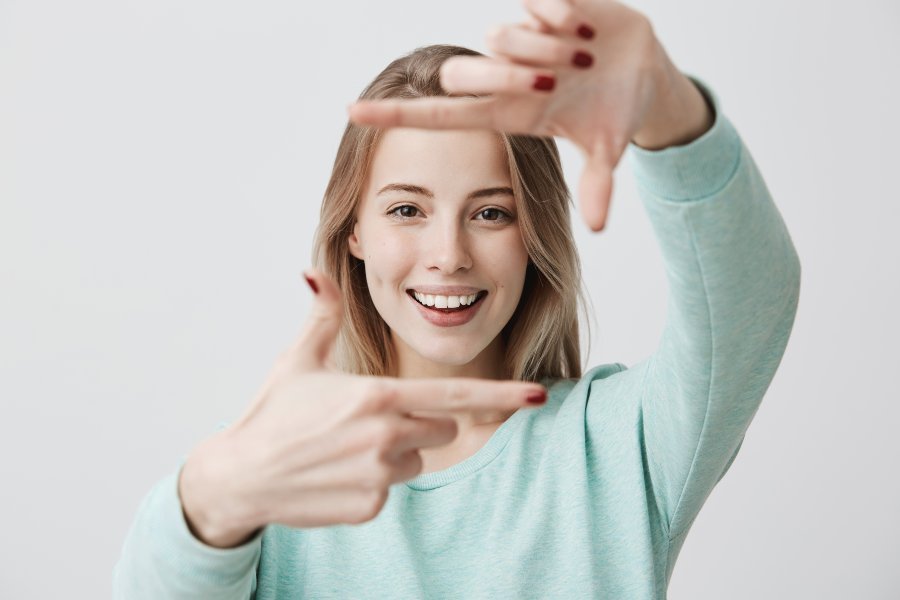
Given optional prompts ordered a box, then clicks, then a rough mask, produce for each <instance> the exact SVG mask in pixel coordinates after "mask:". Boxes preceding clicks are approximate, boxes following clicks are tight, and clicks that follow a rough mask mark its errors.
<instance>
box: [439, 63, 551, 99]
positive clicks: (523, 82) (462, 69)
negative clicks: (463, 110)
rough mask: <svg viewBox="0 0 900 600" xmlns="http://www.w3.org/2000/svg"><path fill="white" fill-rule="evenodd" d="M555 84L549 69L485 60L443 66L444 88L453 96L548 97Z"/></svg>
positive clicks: (442, 85)
mask: <svg viewBox="0 0 900 600" xmlns="http://www.w3.org/2000/svg"><path fill="white" fill-rule="evenodd" d="M555 82H556V73H554V72H553V71H552V70H550V69H547V68H534V67H530V66H526V65H518V64H513V63H510V62H507V61H499V60H497V59H494V58H490V57H486V56H454V57H451V58H448V59H447V60H446V61H444V64H443V65H441V87H443V88H444V89H445V90H447V91H448V92H450V93H451V94H497V93H507V94H523V93H531V92H538V93H546V92H549V91H552V90H553V87H554V84H555Z"/></svg>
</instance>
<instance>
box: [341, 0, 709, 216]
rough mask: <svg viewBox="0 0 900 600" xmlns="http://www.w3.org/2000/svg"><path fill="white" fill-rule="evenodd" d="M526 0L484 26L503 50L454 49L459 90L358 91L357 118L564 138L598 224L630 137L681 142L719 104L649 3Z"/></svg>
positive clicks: (444, 71)
mask: <svg viewBox="0 0 900 600" xmlns="http://www.w3.org/2000/svg"><path fill="white" fill-rule="evenodd" d="M524 4H525V8H526V9H527V11H528V19H527V20H526V21H525V22H523V23H520V24H514V25H503V26H500V27H496V28H494V29H493V30H491V31H490V33H489V34H488V36H487V43H488V47H489V49H490V50H491V52H493V53H495V54H496V56H495V57H486V56H485V57H482V56H456V57H452V58H450V59H448V60H447V61H446V62H445V63H444V65H443V66H442V68H441V85H442V86H443V87H444V89H445V90H446V91H447V92H448V93H450V94H453V95H455V96H463V97H451V98H448V97H430V98H415V99H402V100H401V99H390V100H366V101H359V102H356V103H354V104H352V105H351V106H350V108H349V112H350V118H351V119H352V120H353V121H354V122H356V123H359V124H365V125H374V126H377V127H422V128H430V129H485V128H486V129H496V130H500V131H505V132H508V133H519V134H530V135H539V136H562V137H566V138H568V139H569V140H571V141H572V142H574V143H575V144H576V146H578V147H579V148H580V149H581V150H582V152H583V153H584V155H585V159H586V164H585V167H584V171H583V173H582V176H581V181H580V184H579V188H578V198H579V205H580V207H581V213H582V216H583V218H584V220H585V222H586V223H587V225H588V226H589V227H590V228H591V229H592V230H594V231H599V230H601V229H603V226H604V224H605V222H606V216H607V213H608V210H609V201H610V197H611V194H612V173H613V170H614V169H615V167H616V165H617V164H618V163H619V160H620V159H621V157H622V155H623V154H624V152H625V149H626V148H627V146H628V143H629V142H630V141H634V142H635V143H636V144H638V145H641V146H644V147H648V148H650V149H657V148H655V147H654V146H658V147H665V146H667V145H673V144H674V143H685V142H686V141H689V140H690V139H692V138H694V137H698V136H699V135H700V134H701V133H702V132H703V131H705V130H706V129H708V128H709V126H710V125H711V112H710V111H709V109H708V107H707V106H706V104H705V102H704V100H703V97H702V95H701V94H700V92H699V91H698V90H697V89H696V87H695V86H693V84H692V83H691V82H690V80H688V79H687V78H686V77H685V76H684V75H682V74H681V73H680V72H678V71H677V69H676V68H675V67H674V65H673V64H672V63H671V61H669V59H668V57H667V56H666V54H665V51H664V50H663V48H662V46H661V45H660V44H659V43H658V41H657V39H656V36H655V34H654V32H653V28H652V26H651V25H650V22H649V20H648V19H647V18H646V17H645V16H644V15H642V14H641V13H639V12H636V11H634V10H632V9H630V8H628V7H627V6H625V5H623V4H620V3H618V2H612V1H610V0H524ZM472 95H477V96H479V97H477V98H472V97H471V96H472ZM466 96H469V97H466Z"/></svg>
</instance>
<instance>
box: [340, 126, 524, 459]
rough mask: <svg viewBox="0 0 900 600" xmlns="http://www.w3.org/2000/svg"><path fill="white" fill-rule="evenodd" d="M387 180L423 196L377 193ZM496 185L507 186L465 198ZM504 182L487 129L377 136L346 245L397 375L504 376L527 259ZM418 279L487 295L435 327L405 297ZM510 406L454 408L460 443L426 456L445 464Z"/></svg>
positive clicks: (505, 171) (497, 145) (494, 138)
mask: <svg viewBox="0 0 900 600" xmlns="http://www.w3.org/2000/svg"><path fill="white" fill-rule="evenodd" d="M392 184H403V185H405V186H416V187H419V188H423V190H424V191H425V192H426V193H421V192H418V191H411V190H408V189H406V190H396V189H387V190H385V191H382V190H384V188H385V187H387V186H390V185H392ZM496 188H507V189H508V191H497V192H495V193H493V194H491V195H489V196H482V197H475V198H472V197H471V195H472V194H473V193H474V192H478V191H479V190H495V189H496ZM509 188H511V181H510V177H509V167H508V164H507V158H506V152H505V150H504V148H503V146H502V145H501V142H500V138H499V136H498V135H496V134H495V133H493V132H490V131H429V130H423V129H406V128H401V129H392V130H390V131H387V132H385V133H384V135H383V137H382V138H381V140H380V141H379V144H378V146H377V148H376V149H375V154H374V157H373V162H372V165H371V168H370V170H369V173H368V177H367V183H366V186H365V189H364V193H363V194H362V198H361V202H360V205H359V207H358V209H357V220H356V224H355V226H354V228H353V233H352V234H351V235H350V236H349V238H348V244H349V247H350V252H351V253H352V254H353V256H355V257H357V258H359V259H361V260H363V261H364V262H365V268H366V280H367V283H368V287H369V293H370V294H371V297H372V301H373V303H374V304H375V307H376V308H377V309H378V312H379V314H380V315H381V317H382V318H383V319H384V321H385V322H386V323H387V325H388V326H389V327H390V330H391V334H392V343H393V349H394V352H395V354H396V357H397V365H398V366H397V372H396V373H394V375H395V376H397V377H402V378H409V377H478V378H485V379H507V378H508V374H507V373H505V372H504V368H503V357H504V355H505V351H506V348H505V346H504V343H503V340H502V338H501V336H500V331H501V330H502V328H503V327H504V326H505V325H506V323H508V322H509V320H510V318H511V317H512V315H513V312H514V311H515V309H516V307H517V305H518V303H519V299H520V298H521V295H522V290H523V286H524V282H525V271H526V267H527V265H528V252H527V250H526V249H525V244H524V242H523V240H522V234H521V231H520V229H519V224H518V219H517V213H516V202H515V198H514V196H513V195H512V193H511V189H509ZM429 193H430V195H429ZM417 284H418V285H426V284H431V285H466V286H472V287H475V288H478V289H482V290H486V291H487V296H486V297H485V298H484V299H483V300H482V301H481V302H480V304H481V306H480V308H479V310H478V312H477V313H476V315H475V317H474V318H473V319H472V320H471V321H469V322H468V323H466V324H464V325H459V326H454V327H439V326H437V325H433V324H431V323H430V322H428V321H427V320H426V319H424V318H423V317H422V316H421V314H420V311H419V309H418V308H417V307H416V306H415V304H414V301H413V300H412V299H411V298H410V297H409V296H408V295H407V292H406V290H407V289H409V288H415V286H416V285H417ZM512 412H514V411H501V412H497V411H488V412H485V413H483V414H479V413H457V414H455V415H454V416H455V417H456V419H457V423H458V425H459V431H460V434H459V437H458V440H457V442H456V443H455V444H454V445H453V446H451V447H448V448H444V449H442V450H441V451H433V452H431V453H430V457H431V459H433V461H434V462H433V461H428V462H429V463H431V464H435V463H436V462H442V463H444V462H447V461H448V460H451V459H450V457H451V456H454V455H455V454H456V453H457V451H458V450H459V449H460V448H466V449H468V448H469V447H470V446H471V444H470V443H469V440H470V439H472V437H473V435H474V436H476V437H479V439H480V438H481V437H482V436H483V434H484V433H486V432H488V430H486V429H485V427H487V428H490V429H489V431H493V429H496V427H498V426H499V424H500V423H502V422H503V421H505V420H506V418H508V417H509V416H510V415H511V414H512ZM419 414H423V415H424V414H427V413H425V412H423V413H419ZM479 427H481V428H482V429H480V430H478V431H476V430H477V429H478V428H479ZM457 446H458V447H457Z"/></svg>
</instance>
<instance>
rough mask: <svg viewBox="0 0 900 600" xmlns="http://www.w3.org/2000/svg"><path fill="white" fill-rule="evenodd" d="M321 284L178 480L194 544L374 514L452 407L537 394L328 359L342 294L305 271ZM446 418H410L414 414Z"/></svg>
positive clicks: (438, 437)
mask: <svg viewBox="0 0 900 600" xmlns="http://www.w3.org/2000/svg"><path fill="white" fill-rule="evenodd" d="M308 275H309V277H310V279H311V280H312V282H313V285H315V287H316V288H317V289H318V292H317V294H316V298H315V302H314V304H313V308H312V314H311V315H310V317H309V319H308V321H307V324H306V327H305V328H304V331H303V332H302V333H301V335H300V336H299V337H298V339H297V341H296V342H295V343H294V345H293V346H292V347H291V348H290V349H288V350H287V351H285V352H284V353H283V354H282V355H281V356H280V357H279V359H278V361H277V363H276V364H275V367H274V368H273V370H272V372H271V373H270V374H269V377H268V379H267V380H266V382H265V384H264V385H263V387H262V389H261V390H260V392H259V394H258V395H257V397H256V399H255V400H254V401H253V402H252V403H251V405H250V406H249V408H248V409H247V411H246V412H245V413H244V414H243V416H241V417H240V418H239V419H238V420H237V421H236V422H235V423H234V424H232V425H231V426H230V427H228V428H227V429H225V430H224V431H222V432H220V433H219V434H216V435H214V436H212V437H210V438H208V439H207V440H205V441H203V442H201V443H200V444H199V445H198V446H197V447H196V448H195V449H194V450H193V451H192V452H191V454H190V456H189V457H188V460H187V462H186V463H185V465H184V467H183V469H182V471H181V474H180V477H179V486H178V487H179V495H180V497H181V502H182V507H183V509H184V514H185V517H186V520H187V523H188V525H189V527H190V529H191V531H192V532H193V533H194V535H195V536H196V537H197V538H198V539H200V540H201V541H203V542H205V543H207V544H209V545H212V546H216V547H220V548H227V547H233V546H237V545H239V544H242V543H244V542H245V541H247V540H248V539H250V538H252V537H253V536H254V535H255V534H256V533H257V531H258V530H259V528H261V527H263V526H265V525H266V524H268V523H280V524H283V525H288V526H291V527H322V526H328V525H336V524H344V523H347V524H358V523H363V522H365V521H368V520H370V519H373V518H375V516H376V515H378V513H379V512H380V511H381V509H382V507H383V506H384V504H385V502H386V501H387V497H388V488H389V487H390V486H391V485H393V484H394V483H398V482H402V481H406V480H409V479H412V478H413V477H415V476H417V475H418V474H419V473H420V472H421V470H422V459H421V457H420V455H419V453H418V450H419V449H420V448H427V447H433V446H442V445H444V444H447V443H449V442H451V441H452V440H453V439H454V438H455V437H456V434H457V427H456V421H455V420H454V419H452V418H450V416H449V413H450V411H485V410H488V411H499V410H516V409H518V408H521V407H524V406H531V407H533V406H538V405H539V404H534V403H532V402H528V400H527V398H528V397H529V396H534V395H535V394H536V393H538V394H545V393H546V390H545V389H544V388H543V386H541V385H539V384H536V383H529V382H515V381H506V382H501V381H492V380H485V379H474V378H448V379H398V378H393V377H372V376H360V375H350V374H346V373H341V372H338V371H335V370H333V369H331V368H329V367H328V366H327V361H328V359H329V356H330V354H331V349H332V347H333V345H334V341H335V339H336V338H337V335H338V332H339V330H340V326H341V320H342V316H343V313H342V307H341V295H340V291H339V290H338V287H337V285H336V284H335V283H334V281H332V280H331V279H330V278H329V277H327V276H326V275H325V274H324V273H322V272H320V271H317V270H314V269H310V270H309V271H308ZM421 411H425V412H429V413H435V412H436V413H438V414H440V413H441V412H443V411H446V412H447V414H448V416H447V418H440V417H429V418H424V417H421V416H420V417H414V416H412V415H411V414H410V413H413V412H421Z"/></svg>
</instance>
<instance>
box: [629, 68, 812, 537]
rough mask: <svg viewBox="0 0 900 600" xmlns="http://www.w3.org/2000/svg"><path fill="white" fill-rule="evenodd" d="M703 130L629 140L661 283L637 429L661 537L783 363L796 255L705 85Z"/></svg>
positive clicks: (672, 529) (701, 490)
mask: <svg viewBox="0 0 900 600" xmlns="http://www.w3.org/2000/svg"><path fill="white" fill-rule="evenodd" d="M690 78H691V79H692V80H693V81H694V83H695V84H696V85H697V86H698V87H699V88H700V90H701V91H702V92H704V93H705V95H706V96H707V98H708V99H710V101H711V104H712V105H713V106H714V110H715V123H714V125H713V127H712V128H711V129H710V130H709V131H707V132H706V133H705V134H704V135H703V136H701V137H700V138H698V139H696V140H694V141H692V142H691V143H689V144H686V145H683V146H676V147H672V148H666V149H663V150H659V151H650V150H645V149H642V148H640V147H637V146H634V145H631V146H629V149H628V150H629V152H630V154H629V155H628V159H629V161H630V162H631V166H632V172H633V173H634V176H635V179H636V181H637V186H638V192H639V195H640V197H641V200H642V202H643V204H644V206H645V208H646V211H647V214H648V216H649V218H650V221H651V224H652V226H653V229H654V231H655V233H656V237H657V240H658V243H659V245H660V248H661V251H662V256H663V260H664V264H665V271H666V278H667V281H668V287H669V296H668V304H667V315H666V323H665V327H664V330H663V333H662V338H661V341H660V343H659V346H658V347H657V349H656V351H655V352H654V353H653V354H652V355H651V356H650V357H649V358H647V359H646V360H645V361H643V362H641V363H639V364H638V365H635V366H633V367H632V368H631V369H630V370H632V371H634V372H635V373H636V374H637V375H639V376H640V377H641V378H642V383H641V390H642V392H641V398H640V419H641V427H640V435H641V436H642V438H643V440H642V443H643V452H644V454H645V456H644V459H645V469H646V470H647V471H648V475H649V482H650V485H651V488H652V490H653V491H652V495H653V497H654V500H655V502H656V508H657V510H658V512H659V515H660V518H661V519H662V521H663V522H662V526H663V529H664V531H665V532H666V535H667V537H668V539H669V540H670V541H672V540H674V539H675V538H676V537H677V536H679V535H682V534H684V533H686V532H687V530H688V529H689V527H690V525H691V523H692V522H693V520H694V518H695V517H696V516H697V513H698V512H699V510H700V508H701V506H702V505H703V503H704V502H705V500H706V498H707V497H708V495H709V493H710V492H711V491H712V489H713V487H714V486H715V485H716V483H717V482H718V481H719V480H720V479H721V477H722V476H723V475H724V473H725V471H727V469H728V468H729V467H730V465H731V462H732V461H733V460H734V457H735V455H736V454H737V451H738V450H739V448H740V445H741V443H742V441H743V438H744V434H745V432H746V430H747V428H748V426H749V424H750V421H751V420H752V418H753V416H754V415H755V414H756V411H757V409H758V407H759V404H760V402H761V401H762V398H763V395H764V394H765V392H766V390H767V389H768V387H769V384H770V383H771V381H772V378H773V377H774V375H775V371H776V369H777V368H778V365H779V364H780V362H781V358H782V356H783V354H784V351H785V348H786V345H787V342H788V338H789V336H790V332H791V329H792V327H793V323H794V316H795V314H796V311H797V304H798V300H799V292H800V261H799V258H798V256H797V252H796V250H795V248H794V246H793V243H792V241H791V238H790V235H789V234H788V231H787V228H786V226H785V223H784V221H783V220H782V217H781V215H780V213H779V211H778V209H777V208H776V206H775V204H774V203H773V201H772V197H771V196H770V194H769V191H768V189H767V188H766V184H765V182H764V181H763V179H762V176H761V175H760V173H759V170H758V169H757V166H756V164H755V163H754V161H753V158H752V157H751V155H750V152H749V151H748V150H747V148H746V146H745V145H744V143H743V141H742V140H741V138H740V136H739V135H738V133H737V131H736V130H735V128H734V126H733V125H732V124H731V122H730V121H729V120H728V118H727V117H726V116H725V115H724V114H722V111H721V107H720V103H719V99H718V98H717V97H716V95H715V94H714V93H713V92H712V90H711V89H710V88H709V86H708V85H706V84H705V83H704V82H702V81H701V80H699V79H697V78H695V77H690Z"/></svg>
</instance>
